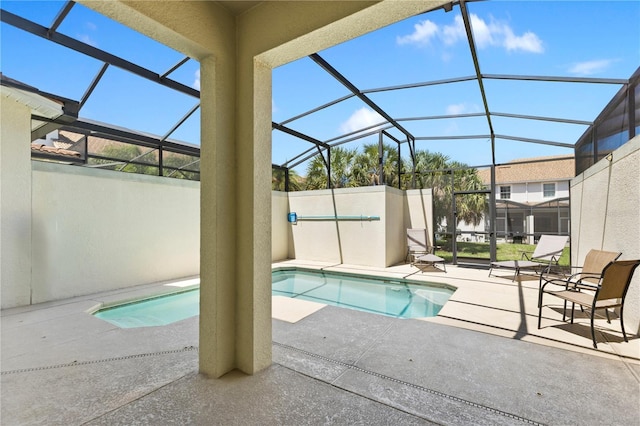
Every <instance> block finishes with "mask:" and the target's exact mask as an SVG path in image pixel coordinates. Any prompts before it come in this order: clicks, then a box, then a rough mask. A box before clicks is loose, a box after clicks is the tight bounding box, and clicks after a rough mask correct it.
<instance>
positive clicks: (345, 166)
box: [307, 147, 358, 189]
mask: <svg viewBox="0 0 640 426" xmlns="http://www.w3.org/2000/svg"><path fill="white" fill-rule="evenodd" d="M355 156H356V150H355V149H345V148H340V147H334V148H331V182H332V183H333V188H348V187H353V186H358V185H357V183H356V182H355V180H354V179H353V176H352V173H351V168H352V165H353V162H354V161H353V160H354V158H355ZM326 188H327V168H326V166H325V164H324V161H323V159H322V158H321V157H320V155H316V156H315V157H313V158H312V159H311V161H310V162H309V165H308V166H307V189H326Z"/></svg>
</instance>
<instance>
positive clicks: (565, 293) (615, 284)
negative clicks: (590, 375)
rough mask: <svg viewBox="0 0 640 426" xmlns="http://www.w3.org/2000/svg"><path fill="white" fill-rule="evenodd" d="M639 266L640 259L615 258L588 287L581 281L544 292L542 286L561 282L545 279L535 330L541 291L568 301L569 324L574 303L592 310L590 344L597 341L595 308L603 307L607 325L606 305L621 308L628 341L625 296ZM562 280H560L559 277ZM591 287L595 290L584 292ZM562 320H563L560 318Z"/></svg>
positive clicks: (607, 312) (607, 307)
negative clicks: (624, 315)
mask: <svg viewBox="0 0 640 426" xmlns="http://www.w3.org/2000/svg"><path fill="white" fill-rule="evenodd" d="M638 265H640V260H618V261H615V262H611V263H609V264H608V265H607V266H606V267H605V268H604V271H603V272H602V278H601V279H600V282H599V283H598V284H597V285H593V286H590V285H588V284H587V283H586V282H584V281H583V282H582V284H581V286H580V287H581V288H577V287H570V286H566V287H565V288H564V289H563V290H558V291H549V290H546V291H545V287H546V286H547V285H549V284H556V285H563V284H561V283H554V282H553V280H550V281H548V282H546V283H545V284H544V285H543V287H542V289H541V291H540V301H539V304H540V306H539V308H538V329H539V328H540V323H541V320H542V296H543V295H544V293H547V294H550V295H553V296H556V297H559V298H561V299H563V300H565V301H568V302H571V323H572V324H573V313H574V308H575V305H576V303H577V304H578V305H580V306H582V307H585V308H588V309H590V310H591V315H590V318H591V339H592V340H593V347H594V348H596V349H597V348H598V345H597V343H596V334H595V328H594V324H593V323H594V318H595V312H596V310H597V309H604V310H605V312H606V315H607V322H608V323H609V324H610V323H611V319H610V318H609V311H608V309H609V308H620V329H621V330H622V336H623V337H624V341H625V342H628V341H629V340H628V339H627V334H626V333H625V330H624V317H623V309H624V299H625V297H626V295H627V290H628V289H629V284H630V283H631V278H632V277H633V273H634V271H635V269H636V268H637V267H638ZM559 281H562V280H559ZM587 288H590V289H591V290H592V291H594V292H586V291H585V290H586V289H587ZM563 321H564V320H563Z"/></svg>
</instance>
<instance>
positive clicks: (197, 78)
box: [192, 69, 200, 90]
mask: <svg viewBox="0 0 640 426" xmlns="http://www.w3.org/2000/svg"><path fill="white" fill-rule="evenodd" d="M192 86H193V88H194V89H196V90H200V70H199V69H198V70H196V73H195V80H194V81H193V84H192Z"/></svg>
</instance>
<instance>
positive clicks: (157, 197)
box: [2, 161, 433, 308]
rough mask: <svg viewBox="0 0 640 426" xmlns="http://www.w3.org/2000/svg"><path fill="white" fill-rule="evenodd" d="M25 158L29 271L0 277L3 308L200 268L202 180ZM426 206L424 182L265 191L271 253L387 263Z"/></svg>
mask: <svg viewBox="0 0 640 426" xmlns="http://www.w3.org/2000/svg"><path fill="white" fill-rule="evenodd" d="M30 166H31V168H32V170H31V173H30V175H31V180H32V182H31V197H28V198H30V203H29V207H30V210H31V233H32V238H31V241H32V244H31V245H30V247H31V249H30V252H31V253H30V255H31V257H32V261H31V269H30V271H29V269H27V272H26V274H27V275H29V274H30V279H25V280H21V281H20V284H19V285H16V286H9V285H4V284H3V288H2V292H3V293H2V300H3V307H4V308H7V307H12V306H22V305H27V304H30V303H41V302H46V301H51V300H58V299H63V298H68V297H73V296H80V295H86V294H92V293H96V292H100V291H108V290H114V289H119V288H125V287H131V286H136V285H141V284H150V283H155V282H161V281H168V280H172V279H179V278H184V277H190V276H196V275H198V274H199V272H200V271H199V268H200V265H199V261H200V244H199V236H200V183H199V182H193V181H183V180H178V179H167V178H161V177H156V176H146V175H138V174H130V173H121V172H113V171H108V170H98V169H91V168H84V167H74V166H68V165H61V164H54V163H46V162H40V161H31V162H30ZM27 192H29V191H27ZM431 206H432V198H431V190H410V191H406V192H405V191H400V190H398V189H395V188H390V187H387V186H371V187H363V188H344V189H334V190H321V191H300V192H290V193H284V192H272V205H271V235H272V243H271V258H272V260H273V261H278V260H284V259H287V258H290V259H294V258H295V259H302V260H309V261H322V262H333V263H346V264H352V265H362V266H374V267H386V266H390V265H394V264H397V263H400V262H403V261H404V258H405V255H406V228H409V227H415V228H425V227H426V228H427V229H428V233H429V236H430V237H431V235H432V229H431V223H432V221H433V215H432V209H431ZM291 212H295V213H296V214H297V221H296V222H295V223H292V222H289V220H288V218H289V213H291ZM336 218H337V219H336ZM3 257H4V256H3ZM5 284H6V283H5Z"/></svg>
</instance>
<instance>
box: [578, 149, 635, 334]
mask: <svg viewBox="0 0 640 426" xmlns="http://www.w3.org/2000/svg"><path fill="white" fill-rule="evenodd" d="M639 169H640V136H637V137H635V138H634V139H633V140H631V141H629V142H628V143H626V144H625V145H623V146H622V147H620V148H619V149H618V150H616V151H614V152H613V156H612V160H611V161H609V160H608V159H606V158H605V159H602V160H600V161H599V162H598V163H596V164H594V165H593V166H592V167H591V168H589V169H587V170H586V171H585V172H583V173H582V174H580V175H578V176H576V177H575V178H574V179H573V180H572V182H571V261H572V264H574V265H581V264H582V262H583V261H584V257H585V256H586V254H587V252H588V251H589V250H590V249H602V250H610V251H620V252H622V256H621V257H620V259H640V220H639V217H640V213H639V212H640V172H639V171H638V170H639ZM624 321H625V327H626V328H627V330H628V331H630V332H631V333H638V332H640V270H636V273H635V276H634V278H633V281H632V283H631V287H630V288H629V292H628V293H627V299H626V303H625V311H624Z"/></svg>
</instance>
